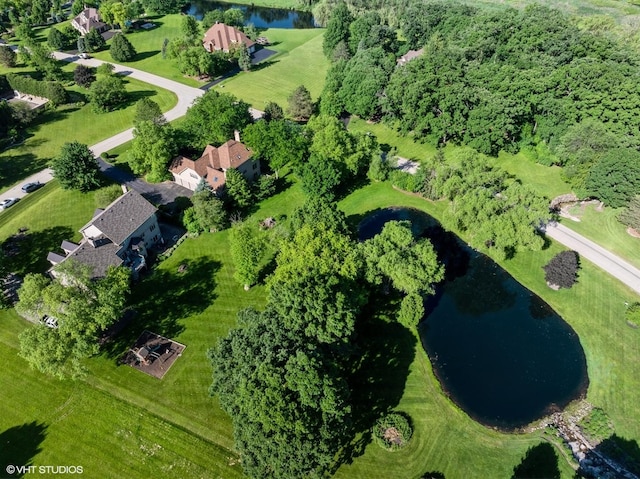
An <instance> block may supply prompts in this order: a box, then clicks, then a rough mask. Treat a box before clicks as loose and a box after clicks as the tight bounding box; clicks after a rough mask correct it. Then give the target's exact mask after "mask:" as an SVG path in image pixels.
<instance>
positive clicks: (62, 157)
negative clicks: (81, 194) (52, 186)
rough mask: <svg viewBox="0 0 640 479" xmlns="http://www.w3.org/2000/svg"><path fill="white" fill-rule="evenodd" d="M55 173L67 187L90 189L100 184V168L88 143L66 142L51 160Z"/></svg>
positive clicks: (62, 184) (64, 186)
mask: <svg viewBox="0 0 640 479" xmlns="http://www.w3.org/2000/svg"><path fill="white" fill-rule="evenodd" d="M51 168H52V169H53V175H54V176H55V177H56V178H57V179H58V180H59V181H60V185H61V186H62V187H63V188H65V189H73V190H80V191H89V190H92V189H94V188H97V187H98V186H100V176H99V172H100V168H99V167H98V162H97V161H96V158H95V156H93V153H92V152H91V150H89V147H88V146H87V145H83V144H82V143H78V142H77V141H74V142H71V143H65V144H64V145H63V146H62V149H61V151H60V153H59V154H58V156H56V157H55V158H54V159H53V160H52V161H51Z"/></svg>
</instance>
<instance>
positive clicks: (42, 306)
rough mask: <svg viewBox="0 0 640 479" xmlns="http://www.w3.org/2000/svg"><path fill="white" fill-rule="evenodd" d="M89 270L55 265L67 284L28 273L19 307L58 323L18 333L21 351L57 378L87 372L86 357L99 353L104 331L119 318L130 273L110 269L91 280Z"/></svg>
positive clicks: (76, 375) (42, 369) (39, 317)
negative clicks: (54, 326) (84, 365)
mask: <svg viewBox="0 0 640 479" xmlns="http://www.w3.org/2000/svg"><path fill="white" fill-rule="evenodd" d="M89 269H90V268H89V267H85V266H83V265H81V264H79V263H73V262H72V261H69V260H67V261H65V262H64V263H62V264H60V265H59V266H58V267H57V268H56V270H57V272H58V275H60V276H62V277H64V284H62V282H60V281H58V280H54V281H50V280H48V279H46V278H44V277H43V276H42V275H38V274H29V275H27V276H26V277H25V280H24V283H23V285H22V287H21V288H20V290H19V291H18V297H19V302H18V303H17V305H16V308H17V310H18V311H20V312H21V314H26V315H28V316H29V317H31V318H33V319H34V320H35V321H39V320H41V319H42V318H43V316H45V315H46V316H49V317H50V318H55V320H56V322H57V327H56V328H52V327H49V326H47V325H44V324H36V326H34V327H31V328H28V329H26V330H25V331H23V332H22V333H21V334H20V336H19V339H20V355H21V356H22V357H23V358H25V359H26V360H27V362H28V363H29V364H30V366H31V367H33V368H35V369H38V370H39V371H41V372H43V373H45V374H50V375H53V376H56V377H59V378H65V377H68V376H71V377H79V376H81V375H83V374H84V372H85V369H84V367H83V365H82V361H83V360H84V359H86V358H88V357H90V356H92V355H94V354H96V353H97V352H98V350H99V344H98V340H99V338H100V335H101V334H102V333H103V331H105V330H106V329H107V328H108V327H109V326H111V325H112V324H113V323H114V322H115V321H117V320H118V319H119V318H120V316H121V314H122V312H123V309H124V306H125V304H126V301H127V295H128V292H129V276H130V271H129V270H128V269H126V268H122V267H120V268H113V267H112V268H109V270H108V271H107V273H106V276H105V277H104V278H100V279H98V280H91V273H90V270H89Z"/></svg>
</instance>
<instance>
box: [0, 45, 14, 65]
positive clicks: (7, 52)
mask: <svg viewBox="0 0 640 479" xmlns="http://www.w3.org/2000/svg"><path fill="white" fill-rule="evenodd" d="M0 63H2V64H3V65H4V66H6V67H9V68H12V67H15V66H16V52H14V51H13V49H12V48H11V47H8V46H6V45H1V46H0Z"/></svg>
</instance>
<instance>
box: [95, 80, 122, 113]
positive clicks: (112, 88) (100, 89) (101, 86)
mask: <svg viewBox="0 0 640 479" xmlns="http://www.w3.org/2000/svg"><path fill="white" fill-rule="evenodd" d="M126 97H127V92H126V90H125V88H124V82H123V81H122V78H120V77H117V76H114V75H109V76H107V77H105V78H101V79H100V80H98V81H95V82H93V83H92V84H91V88H90V89H89V98H90V99H91V103H92V104H93V109H94V110H95V111H97V112H107V111H111V110H113V109H115V108H116V107H118V106H119V105H120V104H122V103H123V102H124V100H125V99H126Z"/></svg>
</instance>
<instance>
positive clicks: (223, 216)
mask: <svg viewBox="0 0 640 479" xmlns="http://www.w3.org/2000/svg"><path fill="white" fill-rule="evenodd" d="M191 202H192V203H193V206H192V207H190V208H188V209H187V210H185V212H184V216H183V223H184V225H185V228H187V230H188V231H189V232H190V233H202V232H203V231H211V232H215V231H220V230H223V229H224V228H226V226H227V223H228V220H227V212H226V210H225V209H224V203H223V201H222V200H221V199H220V198H218V197H217V196H216V195H214V194H213V193H212V192H211V190H209V189H208V188H202V189H201V190H198V191H196V192H195V193H194V194H193V196H192V197H191Z"/></svg>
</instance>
